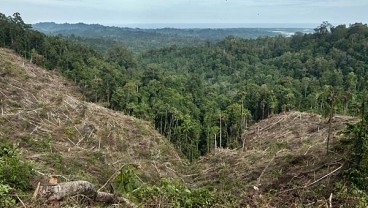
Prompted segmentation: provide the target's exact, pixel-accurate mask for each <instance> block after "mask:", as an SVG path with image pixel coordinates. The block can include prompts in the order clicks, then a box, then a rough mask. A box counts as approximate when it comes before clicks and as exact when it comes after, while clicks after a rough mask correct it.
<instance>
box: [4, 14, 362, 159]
mask: <svg viewBox="0 0 368 208" xmlns="http://www.w3.org/2000/svg"><path fill="white" fill-rule="evenodd" d="M0 28H1V30H0V46H1V47H7V48H11V49H14V50H15V51H16V52H17V53H19V54H21V55H22V56H24V57H25V58H27V59H29V60H30V61H31V62H33V63H35V64H38V65H40V66H43V67H46V68H48V69H50V70H53V69H57V70H59V71H60V73H61V74H63V75H64V76H65V77H67V78H69V79H70V80H73V81H74V82H75V83H77V84H78V85H79V86H80V87H81V89H82V90H83V93H84V95H85V96H86V98H87V99H88V100H90V101H94V102H99V103H102V104H103V105H105V106H106V107H109V108H112V109H114V110H119V111H123V112H124V113H126V114H129V115H133V116H136V117H139V118H142V119H145V120H148V121H151V122H152V123H153V124H154V126H155V127H156V129H157V130H159V131H160V132H161V133H162V134H164V135H165V136H166V137H167V138H168V139H169V140H170V141H171V142H172V143H173V144H174V145H175V146H176V147H177V148H178V149H179V150H180V151H181V152H182V153H183V154H184V155H186V156H187V157H188V158H190V159H194V158H197V157H198V156H200V155H203V154H205V153H207V152H210V151H211V150H212V149H213V148H214V146H215V144H216V145H217V146H221V147H230V148H235V147H238V146H239V145H241V144H242V139H243V138H242V133H243V131H244V130H245V129H246V126H247V123H249V122H254V121H258V120H260V119H264V118H267V117H268V116H270V115H272V114H275V113H280V112H283V111H289V110H300V111H309V112H315V113H320V114H325V113H326V112H328V111H329V110H331V109H329V108H330V106H331V105H330V103H331V100H332V98H333V99H335V100H336V101H337V102H336V104H335V105H333V108H334V110H335V111H336V112H337V113H340V114H346V115H358V114H359V111H360V103H361V102H362V100H363V97H364V94H365V92H366V87H367V79H368V74H367V73H368V27H367V25H365V24H361V23H355V24H352V25H350V26H348V27H347V26H346V25H338V26H331V25H329V24H327V23H323V24H321V25H320V26H319V27H317V28H316V29H315V33H313V34H302V33H296V34H295V35H293V36H292V37H282V36H277V37H262V38H257V39H243V38H239V37H234V36H229V37H227V38H225V39H223V40H221V41H219V42H215V43H212V42H206V43H201V44H197V45H194V46H193V45H192V46H175V45H173V46H167V47H163V48H160V49H152V50H149V51H147V52H145V53H143V54H139V55H134V54H133V53H132V52H131V51H130V50H129V49H127V48H125V47H122V46H115V47H112V48H109V49H108V51H107V52H106V53H102V52H98V51H97V50H95V49H94V48H92V47H90V46H87V45H84V44H81V43H79V42H77V41H76V40H75V39H73V40H68V39H64V38H62V37H58V36H46V35H44V34H42V33H40V32H37V31H34V30H32V28H31V27H30V25H27V24H25V23H24V22H23V20H22V18H21V17H20V15H19V13H15V14H14V15H13V16H11V17H7V16H5V15H4V14H0ZM215 139H216V140H215Z"/></svg>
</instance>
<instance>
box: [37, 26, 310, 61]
mask: <svg viewBox="0 0 368 208" xmlns="http://www.w3.org/2000/svg"><path fill="white" fill-rule="evenodd" d="M32 28H34V29H35V30H38V31H40V32H42V33H45V34H46V35H61V36H63V37H66V38H68V39H69V40H76V41H78V42H81V43H85V44H88V45H91V46H93V47H94V48H95V49H97V50H99V51H101V52H106V51H107V50H108V49H109V48H111V47H112V46H114V45H118V44H123V45H124V46H126V47H127V48H128V49H129V50H131V51H132V52H133V53H136V54H137V53H142V52H145V51H147V50H149V49H159V48H162V47H165V46H171V45H177V46H195V45H198V44H203V43H206V42H208V41H220V40H222V39H224V38H225V37H227V36H229V35H234V36H237V37H241V38H257V37H260V36H277V35H280V34H284V35H290V34H293V33H295V32H301V31H302V32H312V30H311V29H310V28H226V29H223V28H182V29H176V28H160V29H141V28H126V27H111V26H103V25H98V24H92V25H88V24H84V23H77V24H69V23H64V24H57V23H54V22H43V23H37V24H34V25H32Z"/></svg>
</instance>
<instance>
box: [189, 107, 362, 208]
mask: <svg viewBox="0 0 368 208" xmlns="http://www.w3.org/2000/svg"><path fill="white" fill-rule="evenodd" d="M356 121H357V120H356V119H354V118H352V117H346V116H335V117H334V119H333V122H332V125H331V126H332V128H331V129H332V130H331V138H332V139H331V140H332V143H333V145H332V146H333V147H332V148H331V152H330V153H329V154H328V155H326V139H327V135H328V125H327V120H326V119H324V118H322V117H321V116H320V115H317V114H311V113H302V112H296V111H292V112H286V113H282V114H279V115H274V116H271V117H270V118H268V119H265V120H262V121H260V122H258V123H256V124H254V125H253V126H251V127H250V128H249V129H248V130H247V131H246V132H245V133H244V135H243V138H244V141H245V145H244V148H243V149H238V150H230V149H217V150H216V151H214V152H213V153H211V154H210V155H208V156H206V157H202V158H200V159H199V161H198V163H197V164H196V165H197V167H196V168H198V169H197V170H198V171H199V174H194V175H192V179H193V182H194V184H195V186H213V187H214V188H216V189H218V190H222V191H224V192H225V193H232V194H234V195H237V196H240V197H239V198H238V199H239V200H240V202H238V203H240V204H241V205H242V206H244V207H246V206H250V207H259V206H261V207H290V206H291V207H293V206H297V205H300V206H302V205H303V206H306V205H309V206H312V207H316V206H317V207H318V206H322V207H323V206H325V205H327V204H328V203H329V197H330V196H331V194H332V197H333V200H332V203H333V204H334V205H335V204H336V205H349V203H350V202H349V200H347V199H346V198H344V199H342V198H341V197H342V196H336V195H335V194H336V193H337V192H340V191H341V190H338V189H336V186H337V184H338V183H339V182H342V177H341V173H342V169H343V165H344V161H343V157H344V156H343V155H342V154H340V153H342V151H341V150H339V149H338V147H339V145H338V144H337V141H338V140H339V139H340V138H342V136H343V132H342V131H343V130H344V128H345V125H346V123H350V122H351V123H354V122H356ZM342 187H343V186H342Z"/></svg>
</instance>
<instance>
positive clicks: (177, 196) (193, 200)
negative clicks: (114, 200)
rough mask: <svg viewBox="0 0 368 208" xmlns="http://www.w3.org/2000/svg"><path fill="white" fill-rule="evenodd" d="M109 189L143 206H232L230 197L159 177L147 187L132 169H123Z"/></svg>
mask: <svg viewBox="0 0 368 208" xmlns="http://www.w3.org/2000/svg"><path fill="white" fill-rule="evenodd" d="M112 187H113V188H114V189H115V191H116V192H118V193H120V194H123V195H125V196H127V197H128V198H130V199H132V200H133V201H135V202H136V203H137V204H140V205H141V206H142V207H215V206H218V205H221V204H223V205H225V204H226V205H227V207H230V206H231V197H229V196H227V195H221V196H220V194H219V192H217V191H216V190H209V189H207V188H189V187H188V186H187V185H186V184H185V183H184V182H183V181H182V180H180V179H171V178H161V179H160V181H158V182H157V183H156V184H146V183H144V182H143V181H141V180H140V178H139V172H138V171H137V169H136V168H135V167H134V166H131V165H127V166H124V167H123V168H122V169H121V171H120V173H119V174H118V175H117V177H116V178H115V180H114V182H113V184H112Z"/></svg>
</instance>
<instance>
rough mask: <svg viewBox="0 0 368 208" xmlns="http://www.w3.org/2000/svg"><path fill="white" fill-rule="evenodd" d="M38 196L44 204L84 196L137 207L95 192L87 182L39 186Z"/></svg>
mask: <svg viewBox="0 0 368 208" xmlns="http://www.w3.org/2000/svg"><path fill="white" fill-rule="evenodd" d="M38 195H39V196H40V198H42V199H44V200H45V201H46V202H55V201H60V200H63V199H64V198H67V197H70V196H76V195H84V196H86V197H88V198H90V199H92V200H94V201H96V202H105V203H119V204H122V205H125V206H127V207H131V208H136V207H137V206H136V205H135V204H133V203H132V202H130V201H129V200H128V199H126V198H124V197H118V196H116V195H114V194H111V193H106V192H99V191H96V189H95V187H94V186H93V185H92V184H91V183H90V182H88V181H73V182H65V183H58V184H47V185H41V186H40V188H39V191H38Z"/></svg>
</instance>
